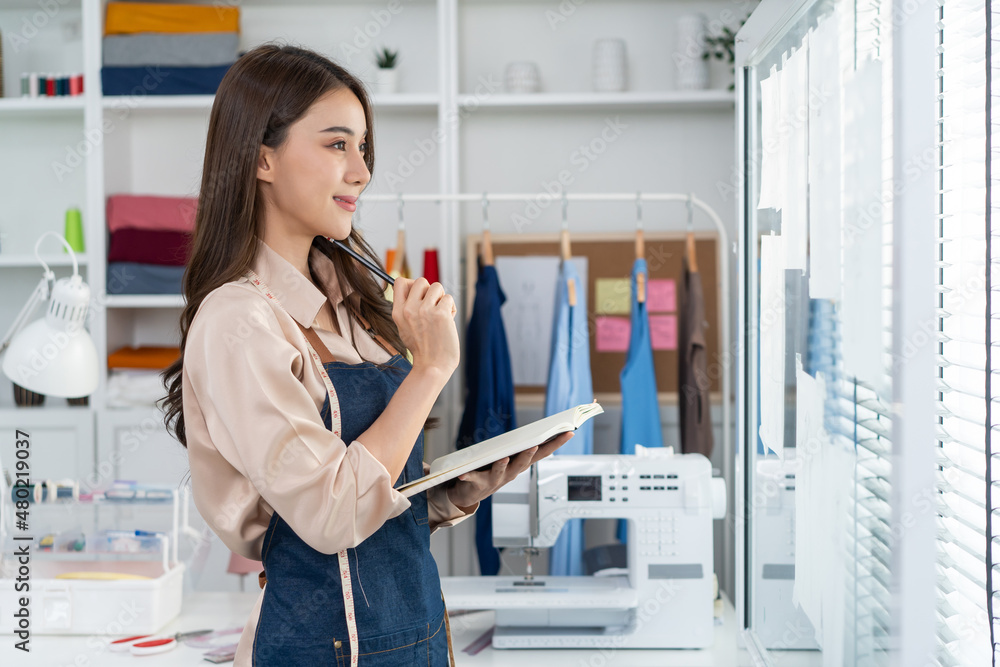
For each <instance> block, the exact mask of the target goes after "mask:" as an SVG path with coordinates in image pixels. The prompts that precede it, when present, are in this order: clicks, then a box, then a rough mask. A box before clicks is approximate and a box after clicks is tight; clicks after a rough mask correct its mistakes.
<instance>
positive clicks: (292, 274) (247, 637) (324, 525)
mask: <svg viewBox="0 0 1000 667" xmlns="http://www.w3.org/2000/svg"><path fill="white" fill-rule="evenodd" d="M257 248H258V251H257V257H256V260H255V262H254V265H253V269H254V271H255V272H256V273H257V275H259V276H260V277H261V279H263V281H264V282H265V283H266V284H267V285H268V286H269V287H270V288H271V292H272V293H273V294H274V295H275V296H276V297H277V298H278V301H279V302H280V306H279V305H277V304H276V303H275V302H273V301H271V300H269V299H267V298H266V297H264V296H263V295H262V294H261V293H260V292H259V291H258V289H257V288H256V287H254V286H253V285H252V284H250V282H249V281H248V280H247V279H246V278H240V279H239V280H236V281H233V282H230V283H227V284H225V285H222V286H221V287H219V288H217V289H216V290H214V291H212V292H211V293H210V294H209V295H208V296H207V297H205V300H204V301H203V302H202V303H201V305H200V307H199V308H198V312H197V314H196V315H195V317H194V320H193V321H192V323H191V327H190V329H189V330H188V336H187V342H186V344H185V349H184V370H183V375H182V381H183V396H184V423H185V428H186V434H187V442H188V459H189V462H190V467H191V482H192V495H193V497H194V501H195V505H196V507H197V508H198V511H199V512H200V513H201V516H202V517H204V519H205V521H206V522H207V523H208V524H209V526H210V527H211V528H212V530H213V531H215V533H216V534H217V535H218V536H219V537H220V538H221V539H222V541H223V543H224V544H225V545H226V546H227V547H229V548H230V549H231V550H233V551H234V552H236V553H238V554H240V555H242V556H246V557H247V558H252V559H254V560H259V559H260V550H261V545H262V542H263V538H264V533H265V531H266V530H267V525H268V522H269V521H270V519H271V515H272V514H273V513H274V512H278V514H279V515H280V516H281V518H282V519H283V520H284V521H285V522H286V523H287V524H288V525H289V526H290V527H291V528H292V529H293V530H294V531H295V533H296V534H297V535H298V536H299V537H301V538H302V540H303V541H304V542H306V544H308V545H309V546H311V547H312V548H314V549H316V550H317V551H320V552H323V553H327V554H335V553H337V552H338V551H340V550H341V549H344V548H348V547H354V546H357V545H358V544H360V543H361V542H362V541H363V540H365V539H366V538H367V537H369V536H370V535H372V534H373V533H374V532H375V531H376V530H378V528H379V527H380V526H381V525H382V524H383V523H385V521H387V520H388V519H391V518H393V517H395V516H398V515H399V514H401V513H402V512H403V511H404V510H406V509H407V508H408V507H409V506H410V502H409V500H407V499H406V498H405V497H404V496H403V495H402V494H401V493H399V492H398V491H396V490H394V489H393V488H392V482H393V480H391V479H390V478H389V473H388V471H387V470H386V469H385V467H384V466H383V465H382V464H381V463H380V462H379V461H378V459H376V458H375V457H374V456H372V454H371V453H370V452H369V451H368V449H366V448H365V446H364V444H363V443H361V442H358V441H354V442H352V443H351V446H350V447H348V446H347V445H346V443H344V441H343V440H341V439H340V438H338V437H337V436H335V435H334V434H333V433H332V432H331V431H330V430H328V429H327V428H326V426H325V425H324V424H323V421H322V419H321V417H320V410H321V408H322V406H323V402H324V400H325V398H326V396H327V392H326V387H325V386H324V384H323V381H322V379H321V378H320V375H319V373H318V371H317V370H316V367H315V365H314V364H313V361H312V359H311V358H310V356H309V352H308V348H307V346H306V342H305V337H304V336H303V335H302V332H301V331H300V330H299V328H298V326H297V325H296V322H298V323H300V324H302V325H303V326H306V327H310V326H311V327H312V328H313V329H314V330H315V331H316V333H317V334H318V335H319V337H320V339H321V340H322V341H323V343H324V344H325V345H326V346H327V347H328V348H329V350H330V352H331V353H333V355H334V356H335V357H336V358H337V359H338V360H341V361H345V362H347V363H361V362H362V361H364V360H367V361H374V362H384V361H387V360H388V359H389V355H388V353H387V352H386V351H385V350H383V349H382V348H381V347H380V346H379V345H378V344H377V343H376V342H375V341H373V340H372V339H371V337H370V336H368V334H367V333H365V332H364V330H363V329H362V328H361V327H360V325H359V324H358V323H357V322H354V321H353V319H352V318H351V317H350V316H349V314H348V311H347V307H346V306H345V305H344V303H343V298H344V296H346V294H345V293H344V292H342V291H341V288H340V286H339V285H338V281H337V277H336V272H335V270H334V267H333V264H332V262H330V260H329V259H328V258H327V257H326V256H325V255H323V254H322V253H321V252H319V251H316V250H313V251H311V254H310V256H309V262H310V265H311V266H312V268H313V271H314V272H315V274H316V277H317V278H318V279H319V281H320V283H321V285H322V286H323V288H324V292H325V294H324V292H321V291H320V290H318V289H317V288H316V286H315V285H313V283H312V282H311V281H310V280H309V279H307V278H306V277H305V276H304V275H302V274H301V273H300V272H299V271H298V270H297V269H296V268H295V267H294V266H292V265H291V264H290V263H289V262H288V261H286V260H285V259H284V258H282V257H281V256H280V255H279V254H278V253H276V252H275V251H274V250H272V249H271V248H270V247H269V246H267V244H265V243H264V242H263V241H260V240H258V245H257ZM347 293H349V292H347ZM326 299H329V301H330V304H331V306H332V307H333V312H334V313H335V315H336V317H337V324H338V326H339V328H340V331H342V332H350V333H351V334H353V342H354V345H352V343H351V339H350V338H348V337H343V336H340V335H338V334H337V333H335V332H333V331H328V330H325V329H322V328H320V327H319V326H318V325H317V324H316V316H317V315H318V313H319V311H320V308H321V306H322V305H323V302H324V300H326ZM355 345H356V346H357V349H355ZM400 446H410V443H400ZM427 501H428V503H427V507H428V513H429V519H430V525H431V530H432V531H433V530H436V529H437V528H441V527H445V526H451V525H454V524H456V523H458V522H459V521H461V520H462V519H465V518H467V517H468V516H470V515H467V514H464V513H463V512H462V510H460V509H459V508H458V507H456V506H455V505H454V504H453V503H451V501H450V500H449V499H448V497H447V494H446V492H445V490H444V489H441V488H437V489H434V490H432V491H429V492H428V497H427ZM259 608H260V599H258V601H257V606H256V607H255V609H254V612H253V617H252V618H251V619H250V621H249V622H248V624H247V625H246V628H245V629H244V633H243V637H242V638H241V640H240V649H239V651H238V653H237V661H236V664H237V665H241V664H249V649H250V643H251V642H252V641H253V633H254V630H255V627H256V618H257V615H258V613H259ZM241 658H242V659H241Z"/></svg>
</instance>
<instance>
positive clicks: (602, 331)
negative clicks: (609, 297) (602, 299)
mask: <svg viewBox="0 0 1000 667" xmlns="http://www.w3.org/2000/svg"><path fill="white" fill-rule="evenodd" d="M595 325H596V329H597V331H596V334H597V335H596V336H595V341H594V348H595V349H596V350H597V351H598V352H628V341H629V335H630V334H631V332H632V324H631V323H630V322H629V320H628V318H626V317H608V316H606V315H598V316H597V318H596V320H595Z"/></svg>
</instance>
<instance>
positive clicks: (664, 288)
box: [646, 279, 677, 313]
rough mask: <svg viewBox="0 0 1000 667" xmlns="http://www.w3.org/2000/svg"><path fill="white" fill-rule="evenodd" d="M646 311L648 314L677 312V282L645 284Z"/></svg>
mask: <svg viewBox="0 0 1000 667" xmlns="http://www.w3.org/2000/svg"><path fill="white" fill-rule="evenodd" d="M646 310H647V311H648V312H650V313H672V312H674V311H676V310H677V281H676V280H662V279H657V280H650V281H649V282H647V283H646Z"/></svg>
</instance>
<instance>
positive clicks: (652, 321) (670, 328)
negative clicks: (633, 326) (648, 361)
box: [649, 315, 677, 350]
mask: <svg viewBox="0 0 1000 667" xmlns="http://www.w3.org/2000/svg"><path fill="white" fill-rule="evenodd" d="M649 339H650V343H651V344H652V346H653V349H654V350H676V349H677V316H676V315H650V316H649Z"/></svg>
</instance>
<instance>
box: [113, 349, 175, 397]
mask: <svg viewBox="0 0 1000 667" xmlns="http://www.w3.org/2000/svg"><path fill="white" fill-rule="evenodd" d="M180 356H181V351H180V348H176V347H123V348H120V349H118V350H115V351H114V352H112V353H111V354H109V355H108V368H109V369H110V370H111V373H110V374H109V376H108V405H109V406H110V407H113V408H128V407H135V406H147V405H155V404H156V401H158V400H160V399H161V398H163V397H164V396H166V393H167V392H166V390H165V389H164V388H163V381H162V379H161V378H160V373H161V372H162V371H163V369H164V368H166V367H168V366H169V365H170V364H172V363H174V362H175V361H177V359H178V358H179V357H180Z"/></svg>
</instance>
